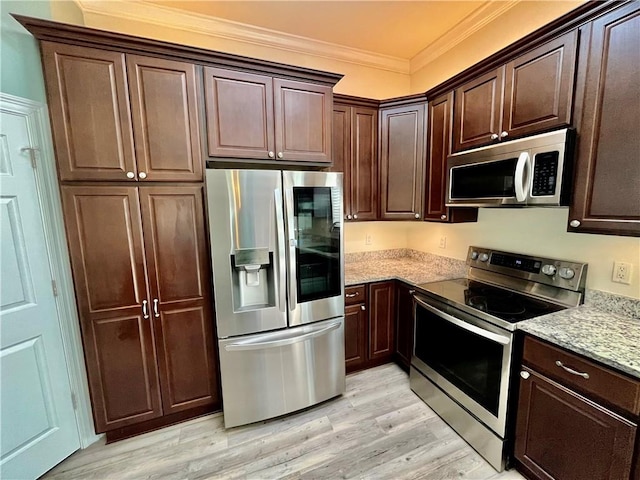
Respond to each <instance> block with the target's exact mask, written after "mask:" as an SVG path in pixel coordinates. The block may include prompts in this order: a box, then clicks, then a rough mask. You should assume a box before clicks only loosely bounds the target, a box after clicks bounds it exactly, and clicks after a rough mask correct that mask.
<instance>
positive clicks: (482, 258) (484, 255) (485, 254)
mask: <svg viewBox="0 0 640 480" xmlns="http://www.w3.org/2000/svg"><path fill="white" fill-rule="evenodd" d="M487 260H489V255H488V254H487V253H481V254H480V261H481V262H486V261H487Z"/></svg>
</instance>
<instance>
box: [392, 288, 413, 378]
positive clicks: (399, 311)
mask: <svg viewBox="0 0 640 480" xmlns="http://www.w3.org/2000/svg"><path fill="white" fill-rule="evenodd" d="M414 291H415V290H413V288H412V287H410V286H409V285H407V284H406V283H400V282H399V283H398V287H397V290H396V293H397V296H396V300H397V302H396V360H397V361H398V363H399V364H400V366H402V367H404V368H405V369H407V370H408V369H409V366H410V365H411V355H412V354H413V292H414Z"/></svg>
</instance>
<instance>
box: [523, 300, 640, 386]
mask: <svg viewBox="0 0 640 480" xmlns="http://www.w3.org/2000/svg"><path fill="white" fill-rule="evenodd" d="M518 329H519V330H522V331H524V332H527V333H529V334H531V335H534V336H536V337H539V338H541V339H543V340H547V341H549V342H551V343H553V344H555V345H558V346H560V347H564V348H566V349H567V350H571V351H573V352H576V353H580V354H582V355H584V356H585V357H589V358H592V359H594V360H597V361H599V362H601V363H603V364H605V365H608V366H610V367H613V368H616V369H618V370H620V371H622V372H625V373H628V374H629V375H632V376H634V377H636V378H640V320H638V319H634V318H631V317H625V316H622V315H618V314H616V313H611V312H607V311H604V310H600V309H598V308H596V307H594V306H592V305H580V306H579V307H576V308H569V309H567V310H562V311H560V312H555V313H550V314H548V315H544V316H542V317H537V318H533V319H531V320H526V321H524V322H520V323H519V324H518Z"/></svg>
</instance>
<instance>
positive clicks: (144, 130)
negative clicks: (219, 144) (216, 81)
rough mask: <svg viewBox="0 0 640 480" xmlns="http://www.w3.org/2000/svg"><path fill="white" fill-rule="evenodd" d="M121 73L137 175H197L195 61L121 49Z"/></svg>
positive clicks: (181, 177)
mask: <svg viewBox="0 0 640 480" xmlns="http://www.w3.org/2000/svg"><path fill="white" fill-rule="evenodd" d="M127 73H128V78H129V90H130V94H131V110H132V115H133V130H134V133H135V137H136V158H137V161H138V178H139V179H140V180H146V181H152V180H170V181H171V180H172V181H194V182H197V181H202V157H201V155H200V127H199V124H198V101H199V96H198V87H197V85H198V84H199V78H198V75H197V74H196V66H195V65H193V64H191V63H183V62H174V61H171V60H163V59H159V58H150V57H140V56H137V55H127ZM143 173H144V175H143Z"/></svg>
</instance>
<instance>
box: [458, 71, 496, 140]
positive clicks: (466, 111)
mask: <svg viewBox="0 0 640 480" xmlns="http://www.w3.org/2000/svg"><path fill="white" fill-rule="evenodd" d="M503 77H504V67H500V68H498V69H496V70H494V71H493V72H489V73H487V74H485V75H482V76H481V77H478V78H476V79H474V80H472V81H470V82H468V83H466V84H465V85H462V86H461V87H459V88H457V89H456V91H455V100H454V109H455V114H454V119H453V151H454V152H459V151H461V150H466V149H468V148H472V147H477V146H479V145H485V144H487V143H491V142H494V141H497V139H498V138H499V134H500V122H501V120H502V96H503V88H504V85H503Z"/></svg>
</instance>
